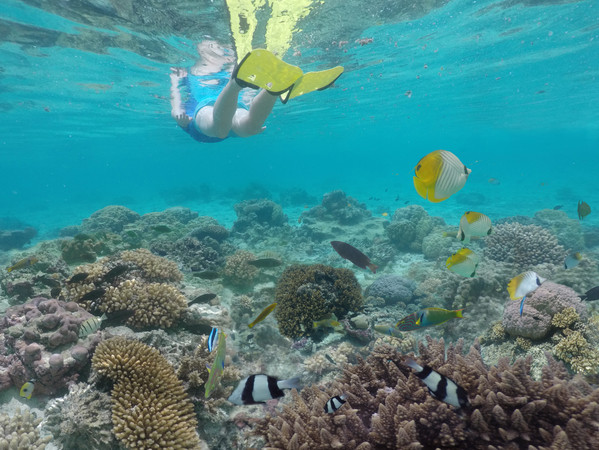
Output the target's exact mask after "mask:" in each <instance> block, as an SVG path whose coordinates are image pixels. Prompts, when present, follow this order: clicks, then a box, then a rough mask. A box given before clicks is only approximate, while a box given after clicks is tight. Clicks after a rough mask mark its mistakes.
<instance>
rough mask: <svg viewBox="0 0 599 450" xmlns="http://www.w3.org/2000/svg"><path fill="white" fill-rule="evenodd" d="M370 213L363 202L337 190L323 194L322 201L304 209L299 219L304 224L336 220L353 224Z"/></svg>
mask: <svg viewBox="0 0 599 450" xmlns="http://www.w3.org/2000/svg"><path fill="white" fill-rule="evenodd" d="M371 215H372V214H371V213H370V211H368V210H367V209H366V205H365V204H364V203H360V202H358V201H357V200H356V199H355V198H353V197H349V196H347V195H346V194H345V192H343V191H340V190H337V191H332V192H328V193H326V194H324V196H323V197H322V203H321V204H320V205H317V206H315V207H313V208H311V209H310V210H308V211H305V212H303V213H302V215H301V219H302V221H303V222H304V223H305V224H308V225H309V224H312V223H315V222H320V221H324V222H336V223H338V224H340V225H355V224H357V223H359V222H361V221H363V220H365V219H368V218H369V217H370V216H371Z"/></svg>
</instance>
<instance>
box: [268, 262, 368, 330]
mask: <svg viewBox="0 0 599 450" xmlns="http://www.w3.org/2000/svg"><path fill="white" fill-rule="evenodd" d="M275 301H277V302H278V306H277V308H276V309H275V317H276V319H277V321H278V323H279V331H280V332H281V334H282V335H283V336H287V337H291V338H298V337H301V336H303V335H305V334H307V335H309V334H311V333H312V330H313V328H312V323H313V321H317V320H320V319H322V318H323V317H325V316H327V315H329V314H335V315H336V316H337V317H338V318H343V317H344V316H345V314H347V312H349V311H357V310H358V309H359V308H360V307H361V306H362V301H363V300H362V295H361V288H360V285H359V284H358V281H357V280H356V277H355V275H354V273H353V272H352V271H351V270H349V269H335V268H333V267H330V266H325V265H322V264H315V265H294V266H290V267H288V268H286V269H285V271H284V272H283V274H282V275H281V278H280V279H279V281H278V283H277V287H276V292H275ZM302 328H303V330H302Z"/></svg>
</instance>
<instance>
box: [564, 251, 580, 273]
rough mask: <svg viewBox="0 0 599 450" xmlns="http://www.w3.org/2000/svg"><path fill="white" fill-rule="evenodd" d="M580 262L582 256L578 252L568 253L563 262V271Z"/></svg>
mask: <svg viewBox="0 0 599 450" xmlns="http://www.w3.org/2000/svg"><path fill="white" fill-rule="evenodd" d="M580 261H582V255H581V254H580V253H579V252H575V253H570V254H569V255H568V256H566V259H565V260H564V269H573V268H574V267H576V266H577V265H578V264H580Z"/></svg>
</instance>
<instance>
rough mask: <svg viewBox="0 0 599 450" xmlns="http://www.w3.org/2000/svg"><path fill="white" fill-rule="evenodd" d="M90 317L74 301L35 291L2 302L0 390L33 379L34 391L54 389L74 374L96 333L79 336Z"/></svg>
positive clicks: (90, 350) (95, 341)
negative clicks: (16, 301) (9, 303)
mask: <svg viewBox="0 0 599 450" xmlns="http://www.w3.org/2000/svg"><path fill="white" fill-rule="evenodd" d="M90 317H92V315H91V314H90V313H88V312H87V311H85V310H84V309H83V308H81V307H80V306H78V305H77V304H76V303H72V302H71V303H67V302H63V301H59V300H49V299H46V298H43V297H37V298H34V299H32V300H31V301H29V302H27V303H25V304H23V305H18V306H13V307H11V308H8V310H7V311H6V314H5V316H4V318H3V319H2V321H1V322H0V390H3V389H7V388H9V387H10V386H11V385H14V386H16V387H20V386H21V385H22V384H23V383H25V382H26V381H28V380H30V379H36V380H37V382H36V385H35V394H34V395H37V394H54V393H56V392H57V391H59V390H60V389H62V388H64V387H66V385H67V384H68V383H70V382H72V381H74V380H76V379H77V378H78V376H79V372H80V371H81V369H83V367H85V366H86V365H87V364H88V363H89V360H90V356H89V355H91V354H92V353H93V350H94V348H95V346H96V345H97V344H98V342H99V340H100V338H99V336H98V335H90V336H89V337H88V338H86V339H85V340H80V339H79V336H78V331H79V327H80V324H81V323H82V322H83V321H85V320H87V319H88V318H90Z"/></svg>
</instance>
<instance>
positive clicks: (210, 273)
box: [193, 270, 221, 280]
mask: <svg viewBox="0 0 599 450" xmlns="http://www.w3.org/2000/svg"><path fill="white" fill-rule="evenodd" d="M193 276H194V277H197V278H202V279H203V280H216V279H217V278H220V277H221V275H220V273H218V272H216V271H214V270H204V271H202V272H194V273H193Z"/></svg>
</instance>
